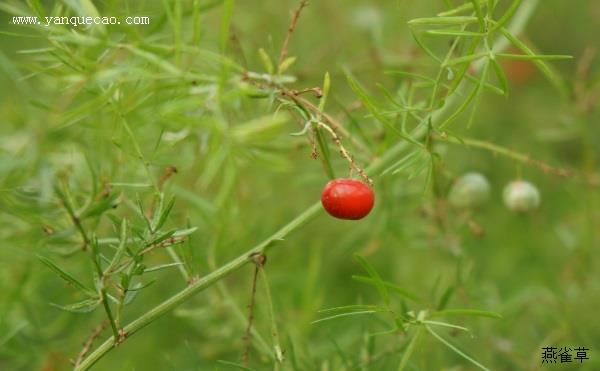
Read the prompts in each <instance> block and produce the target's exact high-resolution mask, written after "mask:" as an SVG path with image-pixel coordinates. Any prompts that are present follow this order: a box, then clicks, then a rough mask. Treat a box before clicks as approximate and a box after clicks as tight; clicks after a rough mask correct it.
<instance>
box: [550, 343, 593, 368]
mask: <svg viewBox="0 0 600 371" xmlns="http://www.w3.org/2000/svg"><path fill="white" fill-rule="evenodd" d="M588 350H590V349H589V348H586V347H577V348H574V349H572V348H569V347H560V348H557V347H542V364H544V363H557V362H560V363H572V362H577V361H579V363H583V361H584V360H587V359H590V358H589V357H588V354H587V352H588ZM573 352H575V356H573Z"/></svg>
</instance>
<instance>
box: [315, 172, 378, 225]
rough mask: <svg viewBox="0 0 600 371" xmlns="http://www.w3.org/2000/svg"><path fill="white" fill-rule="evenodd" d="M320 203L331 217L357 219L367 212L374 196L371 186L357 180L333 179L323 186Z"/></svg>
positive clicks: (370, 207)
mask: <svg viewBox="0 0 600 371" xmlns="http://www.w3.org/2000/svg"><path fill="white" fill-rule="evenodd" d="M321 203H322V204H323V207H324V208H325V210H327V212H328V213H329V215H331V216H333V217H336V218H339V219H349V220H357V219H362V218H364V217H365V216H367V215H368V214H369V212H370V211H371V209H372V208H373V204H374V203H375V197H374V195H373V190H372V189H371V187H370V186H369V185H367V184H365V183H363V182H361V181H359V180H354V179H334V180H332V181H330V182H329V183H327V184H326V185H325V188H323V193H322V194H321Z"/></svg>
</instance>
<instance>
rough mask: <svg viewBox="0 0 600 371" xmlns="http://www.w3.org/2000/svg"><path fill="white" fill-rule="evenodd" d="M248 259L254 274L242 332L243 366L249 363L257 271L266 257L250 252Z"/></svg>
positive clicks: (265, 261) (264, 262)
mask: <svg viewBox="0 0 600 371" xmlns="http://www.w3.org/2000/svg"><path fill="white" fill-rule="evenodd" d="M250 259H251V260H252V261H253V262H254V265H255V267H254V276H253V278H252V293H251V294H250V304H248V325H247V326H246V331H245V332H244V354H243V355H242V362H243V363H244V366H246V367H248V364H249V363H250V345H251V344H250V335H251V331H252V322H253V320H254V302H255V298H256V283H257V281H258V272H259V271H260V269H261V268H262V267H264V265H265V264H266V263H267V257H266V256H265V255H263V254H262V253H256V254H252V255H251V256H250Z"/></svg>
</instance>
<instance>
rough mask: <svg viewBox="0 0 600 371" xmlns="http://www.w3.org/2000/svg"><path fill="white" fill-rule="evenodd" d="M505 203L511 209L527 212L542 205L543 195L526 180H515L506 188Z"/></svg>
mask: <svg viewBox="0 0 600 371" xmlns="http://www.w3.org/2000/svg"><path fill="white" fill-rule="evenodd" d="M503 197H504V204H505V205H506V207H507V208H508V209H509V210H512V211H515V212H519V213H527V212H530V211H533V210H535V209H537V208H538V207H539V206H540V202H541V197H540V192H539V191H538V190H537V188H536V187H535V186H534V185H533V184H531V183H529V182H527V181H524V180H515V181H513V182H510V183H508V185H507V186H506V188H504V193H503Z"/></svg>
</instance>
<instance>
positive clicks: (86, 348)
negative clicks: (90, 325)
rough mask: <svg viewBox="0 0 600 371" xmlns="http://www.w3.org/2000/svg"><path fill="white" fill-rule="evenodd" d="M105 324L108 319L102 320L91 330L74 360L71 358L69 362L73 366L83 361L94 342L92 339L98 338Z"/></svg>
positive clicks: (106, 324)
mask: <svg viewBox="0 0 600 371" xmlns="http://www.w3.org/2000/svg"><path fill="white" fill-rule="evenodd" d="M106 326H108V321H104V322H102V323H101V324H100V325H99V326H98V327H96V328H95V329H93V330H92V334H91V335H90V336H89V337H88V338H87V339H86V341H85V342H84V343H83V348H82V349H81V351H80V352H79V354H78V355H77V359H76V360H75V361H73V360H71V363H73V365H74V367H77V366H79V364H80V363H81V361H83V359H84V358H85V356H86V355H87V354H88V353H89V351H90V349H92V344H93V343H94V340H95V339H96V338H98V336H100V334H102V331H104V329H105V328H106Z"/></svg>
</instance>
